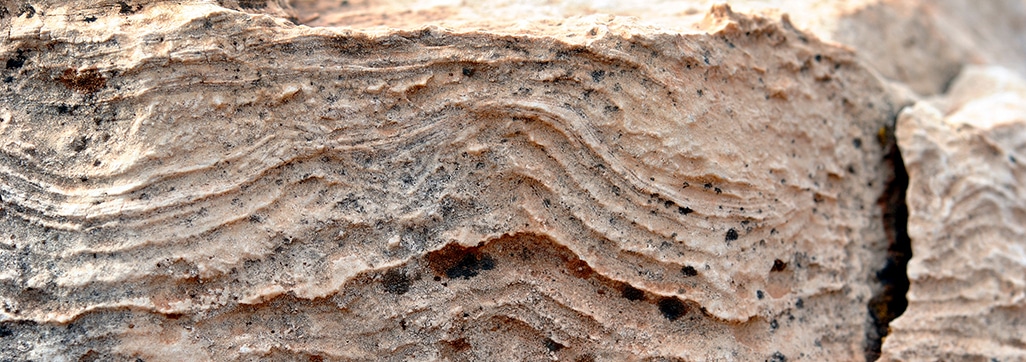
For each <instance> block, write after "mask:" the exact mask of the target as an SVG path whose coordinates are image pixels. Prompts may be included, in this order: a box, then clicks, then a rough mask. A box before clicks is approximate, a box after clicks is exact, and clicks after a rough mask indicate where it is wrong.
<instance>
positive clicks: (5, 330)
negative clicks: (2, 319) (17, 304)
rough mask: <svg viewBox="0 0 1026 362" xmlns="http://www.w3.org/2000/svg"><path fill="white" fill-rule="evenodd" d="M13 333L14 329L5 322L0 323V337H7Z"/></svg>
mask: <svg viewBox="0 0 1026 362" xmlns="http://www.w3.org/2000/svg"><path fill="white" fill-rule="evenodd" d="M12 335H14V331H12V330H11V328H10V327H8V326H7V324H6V323H0V338H7V337H10V336H12Z"/></svg>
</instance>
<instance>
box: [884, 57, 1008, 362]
mask: <svg viewBox="0 0 1026 362" xmlns="http://www.w3.org/2000/svg"><path fill="white" fill-rule="evenodd" d="M897 136H898V144H899V145H900V146H901V152H902V155H903V156H904V158H905V162H906V164H907V165H908V173H909V189H908V199H907V202H908V206H909V224H908V232H909V236H910V237H911V238H912V248H913V255H914V256H913V258H912V260H911V261H910V262H909V265H908V275H909V279H910V281H911V288H910V290H909V294H908V301H909V307H908V310H907V311H905V313H904V314H903V315H902V316H901V317H900V318H898V319H896V320H895V321H894V322H892V323H891V334H890V335H889V336H888V337H887V340H886V342H885V343H884V346H883V347H884V353H885V356H886V357H888V359H899V360H932V359H938V358H939V359H942V360H970V359H993V360H999V361H1010V360H1023V359H1026V229H1024V227H1026V183H1024V181H1026V169H1024V168H1023V166H1022V164H1021V162H1022V161H1020V160H1023V159H1024V158H1026V81H1023V79H1022V78H1021V77H1020V76H1018V75H1017V74H1015V73H1012V72H1010V71H1008V70H1005V69H1003V68H980V67H971V68H968V69H966V70H965V71H963V72H962V74H961V75H960V76H959V78H958V79H956V80H955V82H954V85H953V86H952V88H951V90H950V92H949V93H948V95H946V96H945V97H944V98H942V99H937V100H935V101H932V102H926V101H924V102H919V103H917V104H916V105H915V106H914V107H911V108H909V109H907V110H906V111H904V112H902V114H901V117H900V118H899V120H898V128H897Z"/></svg>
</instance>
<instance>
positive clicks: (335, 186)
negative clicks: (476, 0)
mask: <svg viewBox="0 0 1026 362" xmlns="http://www.w3.org/2000/svg"><path fill="white" fill-rule="evenodd" d="M326 3H327V2H320V3H315V2H311V1H305V0H302V1H295V2H291V3H290V2H285V1H280V0H276V1H242V0H239V1H219V2H216V3H214V2H211V1H199V0H196V1H192V0H189V1H174V2H172V1H159V0H150V1H114V2H111V1H107V2H98V3H97V2H92V1H38V2H32V3H31V4H29V3H15V2H13V1H6V2H3V3H2V4H3V5H2V8H0V9H3V10H5V11H0V26H2V27H3V29H6V30H8V31H5V32H0V57H3V59H4V61H5V62H6V67H5V68H4V69H2V70H0V72H2V74H0V77H2V78H3V83H0V87H2V90H0V107H2V108H0V121H2V122H0V230H3V231H4V232H3V235H2V237H0V265H2V266H3V268H2V269H0V270H3V271H2V272H0V304H2V306H3V309H2V310H0V338H2V340H3V343H0V356H2V357H3V358H10V359H32V360H69V359H82V360H124V359H142V360H148V361H150V360H157V361H160V360H169V359H175V360H179V359H182V358H183V357H184V358H185V359H190V360H209V359H212V360H234V359H270V360H283V359H309V360H352V359H396V360H399V359H404V360H407V359H408V360H540V359H562V360H576V361H588V360H626V359H685V360H710V359H737V360H773V361H785V360H825V359H838V358H840V359H862V358H874V357H875V356H876V354H877V353H878V352H879V348H880V346H879V343H880V340H881V338H882V337H883V334H884V333H886V330H887V322H888V321H889V320H890V319H892V318H893V317H895V316H896V315H898V314H900V312H901V311H900V310H895V308H890V309H888V308H887V307H888V306H891V305H896V304H895V303H898V304H900V303H899V302H900V301H903V300H904V299H903V297H902V295H903V290H902V289H901V278H904V277H905V276H904V268H901V267H896V265H898V266H900V265H904V264H903V263H904V261H903V260H905V259H903V256H902V254H901V253H900V252H897V253H896V252H895V250H899V249H901V247H902V245H904V247H907V246H908V244H907V240H906V242H905V243H904V244H902V240H905V239H903V237H904V234H903V232H902V230H903V227H904V225H903V224H901V223H899V222H898V221H901V220H902V219H901V218H900V216H901V213H900V212H899V211H900V205H901V204H902V203H901V198H900V197H899V195H900V190H901V189H903V187H901V186H902V185H901V184H900V180H901V177H900V176H901V172H900V171H901V167H900V165H901V164H900V162H898V163H897V164H893V163H891V162H894V161H896V160H898V158H897V151H896V149H895V148H894V142H893V122H894V119H895V117H896V116H897V114H898V112H899V110H900V109H901V108H902V107H903V106H905V105H906V104H908V103H909V102H911V101H912V100H913V99H915V98H918V97H919V94H930V93H931V92H937V91H939V90H938V88H939V86H938V84H946V81H947V80H948V79H949V78H950V77H949V76H946V75H945V74H947V73H943V72H941V73H937V74H935V73H934V72H933V71H932V70H931V71H929V72H925V73H929V74H930V78H928V79H927V78H920V77H919V75H920V73H914V74H911V76H910V74H906V73H901V72H900V71H896V72H891V71H888V70H887V69H889V68H886V66H889V65H892V63H890V60H888V59H890V58H887V59H874V60H873V61H868V60H867V59H865V58H866V56H865V55H864V54H877V53H874V50H867V49H869V48H870V47H872V46H873V45H872V44H864V45H861V46H859V47H855V48H852V47H848V46H843V45H840V44H838V43H836V42H832V41H823V40H820V38H821V37H822V38H824V39H832V37H833V36H834V34H833V33H832V31H833V30H828V29H833V28H831V27H829V26H827V25H823V24H820V25H807V26H806V25H802V26H796V25H795V24H816V21H815V20H814V19H819V18H821V17H822V18H827V21H826V22H825V23H830V22H834V21H835V20H836V19H842V18H844V16H847V14H852V12H851V11H853V10H852V9H862V8H863V6H871V5H872V6H880V8H879V9H882V10H879V11H882V12H884V13H887V14H891V13H892V12H894V13H900V12H898V10H893V9H899V8H900V6H898V5H894V6H891V5H887V4H886V3H880V4H878V5H873V4H876V3H870V2H858V3H852V4H848V5H850V6H847V5H846V6H840V5H839V6H837V7H830V8H823V7H808V6H807V5H795V4H797V3H786V4H784V5H786V6H784V8H788V7H791V8H792V9H808V13H807V15H808V14H811V15H808V16H807V17H803V16H802V15H800V14H798V13H796V15H795V16H793V17H792V16H786V15H781V14H779V13H772V12H769V13H765V12H764V13H748V12H745V13H740V12H735V11H734V10H732V8H731V7H728V6H725V5H716V6H708V5H704V4H703V7H702V9H711V10H710V11H708V13H704V12H698V11H692V10H688V9H683V10H681V13H680V14H677V13H669V15H665V16H662V17H660V16H653V17H652V18H651V19H649V18H633V17H627V16H611V15H597V14H591V15H588V14H587V12H588V11H590V10H588V9H585V8H581V7H574V6H573V5H572V4H570V3H558V2H556V3H553V4H555V5H553V7H548V8H546V7H541V8H535V9H534V10H531V9H532V8H533V7H532V8H529V7H526V6H524V3H523V2H512V1H511V2H508V3H501V4H500V5H502V6H500V8H501V9H506V10H509V11H506V12H501V13H499V14H498V15H496V17H495V18H493V19H482V18H479V17H478V16H477V15H476V14H480V13H482V12H485V11H487V9H483V8H480V7H477V8H475V7H474V6H467V7H466V8H454V7H440V8H439V7H419V5H418V6H412V7H411V10H410V11H405V12H404V11H397V10H396V9H394V8H391V9H385V8H381V9H379V8H376V7H374V5H373V3H356V2H354V4H352V5H345V4H348V2H344V5H342V6H341V7H335V8H331V7H326V6H325V5H324V4H326ZM916 4H920V5H918V6H927V5H922V4H921V3H916ZM944 4H948V2H945V3H944ZM1002 4H1003V5H1002ZM1009 4H1017V3H1014V2H1007V3H1006V2H1002V3H1000V4H998V5H994V6H995V7H999V8H1000V6H1006V7H1007V8H1011V9H1013V10H1014V9H1015V6H1014V5H1009ZM347 6H352V7H353V8H354V9H350V8H348V7H347ZM742 6H743V5H742ZM901 6H904V5H901ZM339 9H341V10H339ZM475 9H476V10H475ZM646 9H647V10H646ZM944 9H948V8H944ZM1001 9H1005V8H1001ZM628 10H629V11H633V12H634V14H633V15H644V14H649V13H654V12H657V11H660V10H661V9H660V8H658V7H649V8H645V9H640V8H639V9H634V10H630V9H628ZM531 11H538V13H535V15H537V16H533V15H532V16H526V15H524V14H529V13H530V12H531ZM618 11H620V10H615V9H614V10H613V11H609V12H612V13H614V14H615V13H617V12H618ZM746 11H747V10H746ZM751 11H753V12H754V11H755V10H751ZM393 13H395V14H396V15H395V16H393V15H391V14H393ZM938 13H939V14H949V13H947V12H940V11H939V12H938ZM373 14H379V15H380V14H388V16H387V17H378V18H375V17H374V16H373ZM823 14H832V15H829V17H828V16H827V15H823ZM901 14H904V13H901ZM969 14H973V13H971V12H970V13H969ZM521 15H524V16H521ZM578 15H584V16H578ZM624 15H632V14H624ZM564 16H569V17H566V18H565V19H560V20H555V18H556V17H564ZM1007 16H1008V17H1009V18H1014V17H1016V16H1022V13H1016V12H1014V11H1009V12H1008V15H1007ZM831 17H832V18H831ZM896 18H897V19H902V20H903V19H907V18H908V15H907V14H906V15H902V16H896ZM953 18H954V19H956V20H958V21H960V20H959V19H970V18H971V17H969V16H968V15H967V16H965V17H953ZM361 19H362V20H361ZM673 19H677V22H676V23H673V21H672V20H673ZM792 19H794V20H792ZM830 19H835V20H830ZM854 19H856V20H852V21H854V22H855V23H857V24H863V22H862V21H868V20H857V19H859V18H858V17H855V18H854ZM873 19H875V18H873ZM930 19H941V17H937V18H930ZM956 20H952V21H953V22H952V24H957V23H958V21H956ZM361 21H363V22H361ZM297 23H298V24H310V25H324V26H307V25H297ZM341 23H345V24H341ZM825 23H824V24H825ZM667 24H672V25H667ZM912 24H913V25H909V26H910V27H915V26H916V25H914V24H915V23H912ZM929 24H934V23H929ZM370 25H386V26H377V27H375V26H370ZM799 28H808V29H811V30H809V31H805V30H800V29H799ZM836 29H841V28H836ZM859 29H873V30H875V29H874V28H873V27H871V26H863V27H861V28H859ZM915 29H920V28H915ZM920 30H921V29H920ZM838 31H840V30H838ZM866 31H869V30H866ZM983 33H986V32H983ZM983 33H981V34H983ZM923 34H932V33H930V32H929V31H924V33H923ZM987 34H989V33H987ZM1002 34H1003V35H1002V36H1008V37H1011V38H1015V37H1014V36H1013V35H1007V34H1004V33H1002ZM929 40H930V41H936V42H942V41H940V40H937V39H935V38H930V39H929ZM944 44H949V43H944ZM886 47H890V48H887V49H893V44H891V43H886V44H885V48H886ZM951 47H955V46H954V45H952V46H951ZM942 48H943V49H954V48H944V47H942ZM955 48H957V47H955ZM873 49H876V48H873ZM957 49H967V48H957ZM910 51H922V52H923V53H921V54H920V53H916V54H920V55H917V57H920V56H921V57H923V58H929V55H931V54H932V55H937V54H941V55H944V54H948V53H946V52H947V50H937V49H935V48H931V47H924V48H919V47H912V48H910ZM981 52H984V53H985V54H992V53H988V52H985V51H981ZM884 53H885V52H884ZM888 54H889V53H888ZM956 55H957V56H952V57H938V59H940V60H938V64H940V65H936V64H931V65H930V66H931V67H939V68H942V69H949V68H951V67H955V69H957V68H958V67H961V65H962V64H963V63H965V62H968V60H966V57H963V56H961V55H960V54H956ZM1020 55H1021V54H1020ZM916 59H920V58H916ZM980 59H984V58H980ZM995 59H997V57H995ZM984 60H988V61H989V58H988V59H984ZM995 62H997V61H995ZM903 64H906V63H903ZM924 67H925V66H924ZM896 69H897V68H896ZM925 69H934V68H930V67H927V68H925ZM945 77H947V78H945ZM913 81H921V82H922V83H921V84H919V83H915V82H913ZM902 82H904V83H902ZM916 92H918V94H917V93H916ZM917 107H920V106H917ZM902 132H904V131H902ZM916 172H918V171H916ZM919 175H920V174H919V173H912V174H910V177H911V178H912V179H913V180H916V177H919ZM1020 199H1021V197H1020ZM913 208H914V207H913ZM913 217H916V216H915V214H913ZM931 220H932V219H931ZM913 225H915V224H914V222H913V221H910V226H913ZM910 233H911V231H910ZM913 237H914V238H918V236H915V235H913ZM917 240H918V239H917ZM917 250H918V249H917ZM917 255H918V254H917ZM892 278H896V279H892ZM905 282H906V283H907V280H906V281H905ZM914 285H915V284H914ZM916 303H917V300H915V299H914V300H913V301H912V304H911V306H912V307H913V308H916V307H917V306H918V304H916ZM1020 305H1021V302H1020ZM927 313H929V312H927ZM927 315H930V314H927ZM902 318H905V317H902ZM898 335H900V334H896V335H895V336H898ZM899 338H901V337H895V338H892V336H888V337H887V339H886V341H887V344H888V346H891V345H892V344H894V343H899V342H900V341H901V340H900V339H899ZM913 342H914V341H913ZM913 342H908V343H906V344H903V345H904V346H910V347H908V348H911V349H910V350H914V351H913V352H911V353H916V352H915V351H919V353H922V354H918V355H916V354H907V353H905V352H903V351H902V350H901V348H904V347H895V348H894V349H889V350H888V351H895V352H889V353H891V354H890V355H889V356H892V357H894V358H901V356H909V357H908V358H916V357H918V356H932V355H934V354H933V353H935V352H934V351H931V350H928V349H925V347H917V346H915V345H912V344H909V343H913ZM913 344H914V343H913ZM899 346H902V345H899ZM1013 347H1014V345H1013ZM937 353H939V352H937ZM1005 355H1008V356H1012V355H1014V354H1013V353H1011V352H1009V353H1007V354H1005ZM170 356H174V357H170ZM927 358H928V357H927Z"/></svg>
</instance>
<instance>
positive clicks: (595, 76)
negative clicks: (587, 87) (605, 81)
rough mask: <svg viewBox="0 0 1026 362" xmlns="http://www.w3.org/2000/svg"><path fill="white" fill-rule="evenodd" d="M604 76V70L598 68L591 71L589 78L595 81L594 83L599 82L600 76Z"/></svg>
mask: <svg viewBox="0 0 1026 362" xmlns="http://www.w3.org/2000/svg"><path fill="white" fill-rule="evenodd" d="M605 77H606V71H604V70H601V69H599V70H596V71H593V72H591V80H593V81H595V83H598V82H601V81H602V78H605Z"/></svg>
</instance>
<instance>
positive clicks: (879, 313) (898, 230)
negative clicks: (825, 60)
mask: <svg viewBox="0 0 1026 362" xmlns="http://www.w3.org/2000/svg"><path fill="white" fill-rule="evenodd" d="M888 134H890V135H891V136H890V137H889V138H890V139H888V140H887V144H889V145H891V146H890V152H889V153H888V154H887V156H886V158H885V160H884V164H885V165H886V166H887V167H889V168H891V169H893V170H894V171H893V174H892V175H891V179H890V180H889V182H888V184H887V188H886V190H884V193H883V195H881V196H880V200H879V206H880V207H882V208H883V211H884V212H883V223H884V229H885V231H886V233H887V239H888V247H887V261H886V263H885V264H884V267H883V268H882V269H880V270H879V271H877V272H876V280H877V281H878V282H879V283H880V288H879V289H878V291H877V294H875V295H874V296H873V298H871V299H870V300H869V303H868V305H867V307H868V309H869V311H868V312H869V321H868V322H869V325H868V326H867V328H866V346H865V354H866V360H867V361H875V360H877V359H878V358H879V357H880V353H881V347H882V345H883V339H884V337H886V336H887V334H888V332H889V331H890V330H889V325H890V323H891V321H893V320H894V319H896V318H898V317H899V316H901V314H902V313H904V312H905V308H906V307H908V299H906V296H905V295H906V293H908V288H909V280H908V272H907V268H908V261H909V259H911V258H912V243H911V239H910V238H909V236H908V205H907V204H906V203H905V194H906V190H907V189H908V172H906V170H905V163H904V160H903V159H902V158H901V152H900V150H899V149H898V146H897V143H896V142H895V140H894V137H893V133H892V132H888Z"/></svg>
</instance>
